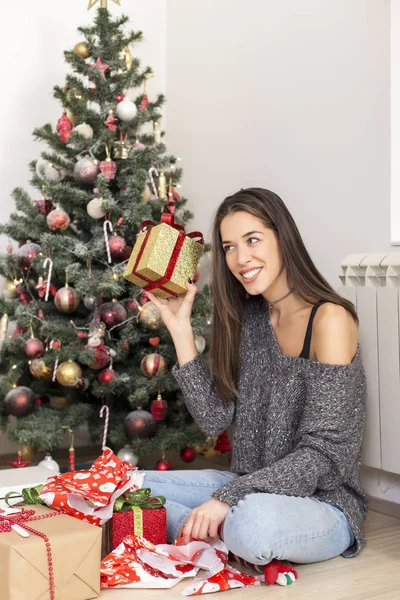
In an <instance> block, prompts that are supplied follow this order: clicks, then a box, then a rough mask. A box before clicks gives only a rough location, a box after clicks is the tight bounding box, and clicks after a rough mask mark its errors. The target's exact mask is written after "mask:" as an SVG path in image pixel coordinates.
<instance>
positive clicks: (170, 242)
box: [124, 213, 204, 298]
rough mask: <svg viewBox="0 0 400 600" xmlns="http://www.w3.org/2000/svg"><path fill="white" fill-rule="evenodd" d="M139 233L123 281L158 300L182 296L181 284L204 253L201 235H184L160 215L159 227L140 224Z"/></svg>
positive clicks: (192, 272)
mask: <svg viewBox="0 0 400 600" xmlns="http://www.w3.org/2000/svg"><path fill="white" fill-rule="evenodd" d="M148 227H149V228H148ZM147 228H148V229H147ZM140 230H141V233H140V234H139V235H138V237H137V240H136V243H135V246H134V248H133V250H132V254H131V256H130V258H129V261H128V264H127V266H126V269H125V272H124V277H125V279H128V280H129V281H131V282H132V283H134V284H136V285H138V286H139V287H141V288H144V290H146V291H150V292H152V293H153V294H154V295H155V296H158V297H159V298H169V297H171V296H177V295H178V294H182V293H184V292H186V287H185V282H186V281H187V280H188V279H189V278H192V277H193V275H194V272H195V270H196V267H197V265H198V262H199V260H200V257H201V255H202V253H203V250H204V240H203V235H202V234H201V233H200V232H199V231H194V232H192V233H188V234H187V233H185V230H184V228H183V227H182V225H178V224H176V223H175V222H174V216H173V215H172V214H167V213H164V214H162V216H161V223H160V224H159V225H156V224H155V223H153V221H144V222H143V223H142V224H141V226H140ZM194 238H198V241H196V240H195V239H194Z"/></svg>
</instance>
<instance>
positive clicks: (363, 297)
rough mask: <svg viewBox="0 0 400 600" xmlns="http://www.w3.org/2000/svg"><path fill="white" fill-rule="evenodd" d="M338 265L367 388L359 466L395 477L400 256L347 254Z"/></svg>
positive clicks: (399, 448) (399, 425)
mask: <svg viewBox="0 0 400 600" xmlns="http://www.w3.org/2000/svg"><path fill="white" fill-rule="evenodd" d="M341 267H342V274H341V275H340V280H341V283H342V285H341V286H340V287H339V288H338V292H339V293H340V294H341V295H342V296H344V297H345V298H347V299H348V300H351V301H352V302H353V303H354V305H355V307H356V309H357V313H358V316H359V319H360V325H359V342H360V346H361V353H362V360H363V363H364V367H365V372H366V376H367V384H368V399H367V420H366V426H365V432H364V443H363V463H364V464H365V465H366V466H369V467H374V468H376V469H383V470H384V471H389V472H390V473H397V474H399V475H400V301H399V293H400V252H391V253H389V254H387V253H386V254H383V253H382V254H351V255H350V256H348V257H347V258H345V260H344V261H343V262H342V264H341Z"/></svg>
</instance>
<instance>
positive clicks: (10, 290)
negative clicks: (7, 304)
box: [3, 279, 18, 300]
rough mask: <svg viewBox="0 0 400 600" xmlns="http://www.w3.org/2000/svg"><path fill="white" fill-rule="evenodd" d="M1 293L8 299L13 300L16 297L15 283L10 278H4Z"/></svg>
mask: <svg viewBox="0 0 400 600" xmlns="http://www.w3.org/2000/svg"><path fill="white" fill-rule="evenodd" d="M3 295H4V297H5V298H7V299H8V300H14V298H18V290H17V284H16V283H15V281H12V279H6V281H5V282H4V284H3Z"/></svg>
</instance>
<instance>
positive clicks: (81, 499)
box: [39, 448, 144, 526]
mask: <svg viewBox="0 0 400 600" xmlns="http://www.w3.org/2000/svg"><path fill="white" fill-rule="evenodd" d="M143 479H144V473H142V472H140V471H139V470H138V469H136V467H134V466H133V465H131V464H129V463H128V462H124V461H122V460H120V459H119V458H118V457H117V456H116V455H115V454H114V453H113V452H112V450H110V449H109V448H105V449H104V450H103V453H102V455H101V456H99V458H97V459H96V460H95V461H94V463H93V465H92V466H91V468H90V469H87V470H82V471H72V472H69V473H63V474H61V475H56V476H54V477H50V478H49V479H48V480H47V482H46V484H45V485H44V487H43V489H42V490H41V492H40V495H39V497H40V499H41V500H43V501H44V502H45V503H46V504H47V506H49V507H51V508H55V509H56V510H66V511H67V512H68V513H69V514H70V515H72V516H73V517H76V518H77V519H81V520H84V521H88V522H89V523H92V524H93V525H98V526H101V525H103V524H104V523H105V522H106V521H108V519H111V517H112V514H113V508H114V503H115V501H116V500H117V498H119V496H121V495H122V494H123V493H124V492H127V491H134V490H136V489H138V488H140V487H142V484H143Z"/></svg>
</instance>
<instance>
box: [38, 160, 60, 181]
mask: <svg viewBox="0 0 400 600" xmlns="http://www.w3.org/2000/svg"><path fill="white" fill-rule="evenodd" d="M63 176H64V172H63V170H62V169H59V168H56V167H55V166H54V165H52V164H51V162H48V161H47V162H46V164H45V166H44V167H43V177H44V178H45V179H48V180H49V181H59V180H60V179H62V178H63Z"/></svg>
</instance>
